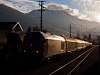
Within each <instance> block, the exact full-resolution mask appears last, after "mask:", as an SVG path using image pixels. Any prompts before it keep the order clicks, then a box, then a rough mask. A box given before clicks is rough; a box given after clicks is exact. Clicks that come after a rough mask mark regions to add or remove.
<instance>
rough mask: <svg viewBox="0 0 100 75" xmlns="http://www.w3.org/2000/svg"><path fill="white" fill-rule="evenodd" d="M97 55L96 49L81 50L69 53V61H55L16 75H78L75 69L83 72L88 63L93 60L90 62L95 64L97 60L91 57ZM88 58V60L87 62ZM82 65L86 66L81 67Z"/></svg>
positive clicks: (94, 47) (95, 47)
mask: <svg viewBox="0 0 100 75" xmlns="http://www.w3.org/2000/svg"><path fill="white" fill-rule="evenodd" d="M93 53H94V54H93ZM97 53H98V47H97V46H93V47H92V48H91V49H88V50H83V51H82V52H80V51H79V52H77V53H71V54H70V55H69V57H68V58H70V59H71V60H70V59H68V58H63V59H62V60H60V61H57V62H55V63H49V64H47V65H44V66H42V67H40V68H36V69H32V70H30V71H27V72H24V73H22V74H18V75H41V74H43V75H75V74H76V75H80V74H78V73H79V72H77V71H78V70H77V69H79V70H80V69H81V71H82V68H83V70H84V68H86V67H87V65H90V62H91V61H92V60H93V61H92V62H93V63H94V62H96V61H97V60H98V59H96V58H93V57H98V56H97ZM77 54H78V55H77ZM94 55H95V56H94ZM91 56H93V57H91ZM73 57H74V59H73ZM89 57H91V58H89ZM88 58H89V60H87V59H88ZM94 59H95V60H94ZM84 61H88V62H89V63H88V62H86V63H84ZM83 63H84V64H85V65H86V66H84V67H81V65H83ZM91 64H92V63H91Z"/></svg>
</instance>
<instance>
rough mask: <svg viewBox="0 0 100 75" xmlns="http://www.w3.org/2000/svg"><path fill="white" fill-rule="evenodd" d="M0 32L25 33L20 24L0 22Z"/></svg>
mask: <svg viewBox="0 0 100 75" xmlns="http://www.w3.org/2000/svg"><path fill="white" fill-rule="evenodd" d="M18 25H19V26H18ZM18 27H19V28H18ZM15 28H17V29H15ZM0 30H3V31H12V30H20V31H23V29H22V27H21V25H20V24H19V22H0Z"/></svg>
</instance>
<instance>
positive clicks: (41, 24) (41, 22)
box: [38, 1, 45, 31]
mask: <svg viewBox="0 0 100 75" xmlns="http://www.w3.org/2000/svg"><path fill="white" fill-rule="evenodd" d="M38 2H39V6H40V7H41V9H40V12H41V16H40V30H41V31H42V29H43V11H44V8H45V7H44V6H43V3H44V2H45V1H38Z"/></svg>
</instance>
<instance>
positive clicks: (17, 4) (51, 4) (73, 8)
mask: <svg viewBox="0 0 100 75" xmlns="http://www.w3.org/2000/svg"><path fill="white" fill-rule="evenodd" d="M37 1H38V0H0V4H4V5H6V6H8V7H11V8H13V9H15V10H18V11H20V12H22V13H24V14H25V13H29V12H31V11H32V10H35V9H39V8H40V7H39V5H38V4H39V3H38V2H37ZM44 1H46V2H44V6H45V7H46V9H50V10H62V11H66V12H67V13H69V14H71V15H72V16H76V17H77V18H79V19H84V20H88V21H95V22H99V23H100V0H44Z"/></svg>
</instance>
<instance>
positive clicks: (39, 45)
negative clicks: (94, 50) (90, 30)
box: [23, 31, 92, 60]
mask: <svg viewBox="0 0 100 75" xmlns="http://www.w3.org/2000/svg"><path fill="white" fill-rule="evenodd" d="M91 45H92V43H90V42H87V41H83V40H79V39H74V38H68V37H66V36H62V35H54V34H51V33H48V32H47V33H45V32H41V31H37V32H30V33H27V34H26V35H25V36H24V38H23V50H24V52H25V53H26V54H29V55H32V58H33V59H36V60H44V59H50V58H52V57H56V56H59V55H64V54H66V53H68V52H74V51H79V50H82V49H84V48H86V47H88V46H91Z"/></svg>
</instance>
